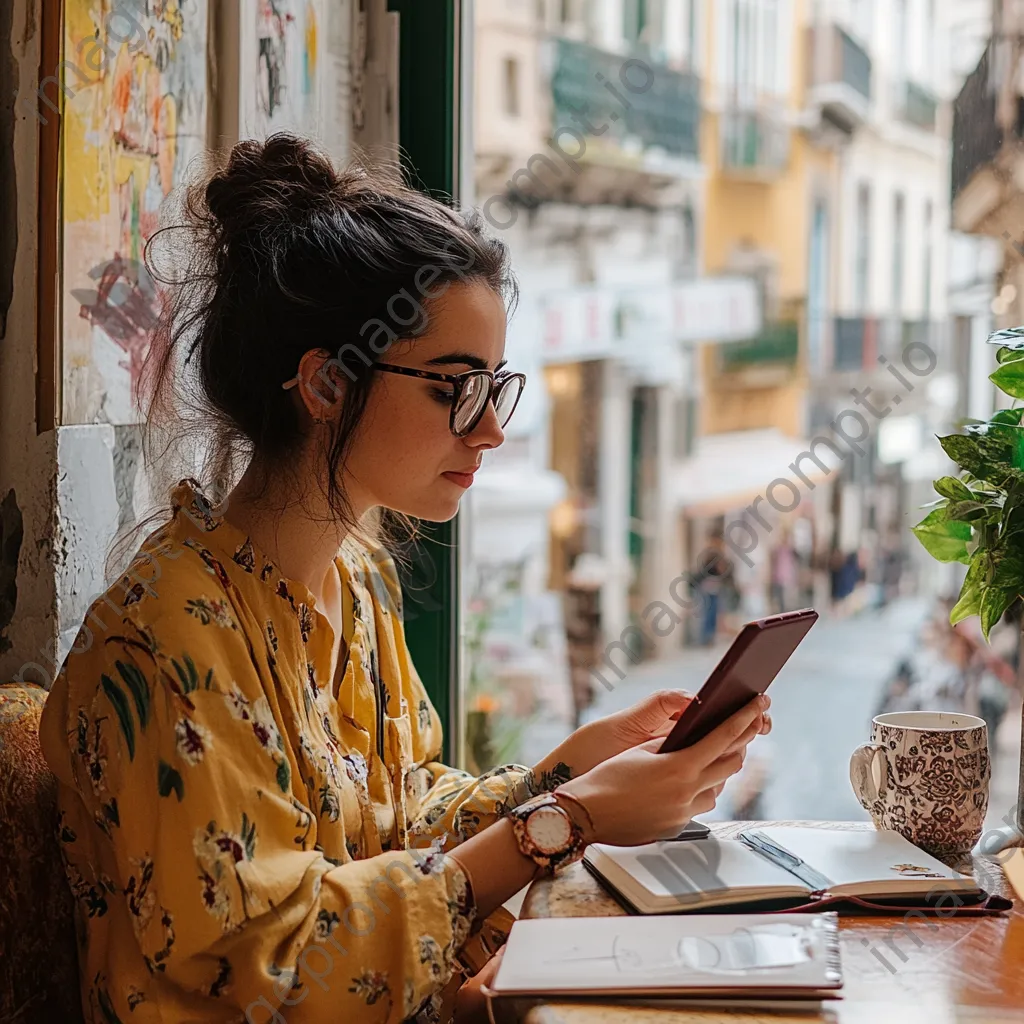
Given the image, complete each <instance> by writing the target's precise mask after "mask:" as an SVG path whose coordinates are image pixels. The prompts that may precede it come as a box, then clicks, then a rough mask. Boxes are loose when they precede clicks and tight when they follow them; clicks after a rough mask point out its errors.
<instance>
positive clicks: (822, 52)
mask: <svg viewBox="0 0 1024 1024" xmlns="http://www.w3.org/2000/svg"><path fill="white" fill-rule="evenodd" d="M807 45H808V49H809V52H808V61H807V67H808V81H807V98H808V103H809V105H810V106H812V107H816V108H818V109H819V110H820V112H821V117H822V118H823V119H825V120H827V121H830V122H831V123H832V124H834V125H835V126H836V127H838V128H840V129H841V130H842V131H844V132H852V131H853V130H854V129H855V128H856V127H857V126H858V125H860V124H862V123H863V122H864V120H865V118H866V117H867V115H868V109H869V105H870V101H871V58H870V57H869V56H868V54H867V51H866V50H865V49H864V48H863V47H862V46H861V45H860V43H858V42H857V41H856V40H855V39H854V38H853V36H851V35H850V34H849V33H847V32H845V31H844V30H843V29H841V28H840V27H839V26H838V25H836V24H830V23H821V24H817V25H812V26H811V27H810V28H809V29H808V43H807Z"/></svg>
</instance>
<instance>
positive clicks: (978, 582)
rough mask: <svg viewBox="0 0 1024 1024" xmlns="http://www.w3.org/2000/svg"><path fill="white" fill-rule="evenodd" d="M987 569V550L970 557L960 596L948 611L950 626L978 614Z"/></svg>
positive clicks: (986, 577) (986, 578) (986, 580)
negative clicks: (969, 564)
mask: <svg viewBox="0 0 1024 1024" xmlns="http://www.w3.org/2000/svg"><path fill="white" fill-rule="evenodd" d="M988 569H989V554H988V552H987V551H979V552H978V553H977V554H976V555H975V556H974V557H973V558H972V559H971V566H970V568H969V569H968V570H967V575H966V577H964V583H963V586H962V587H961V588H960V597H959V599H958V600H957V602H956V604H955V605H953V608H952V610H951V611H950V613H949V624H950V625H951V626H955V625H956V624H957V623H958V622H961V621H963V620H964V619H966V618H969V617H970V616H971V615H978V614H980V612H981V595H982V590H983V588H984V587H985V585H986V583H987V582H988Z"/></svg>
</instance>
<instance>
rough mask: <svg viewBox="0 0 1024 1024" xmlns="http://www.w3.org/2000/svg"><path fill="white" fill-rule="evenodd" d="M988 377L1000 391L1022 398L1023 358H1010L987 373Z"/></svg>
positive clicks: (1023, 381) (1023, 387)
mask: <svg viewBox="0 0 1024 1024" xmlns="http://www.w3.org/2000/svg"><path fill="white" fill-rule="evenodd" d="M988 379H989V380H990V381H992V383H993V384H995V386H996V387H997V388H999V390H1000V391H1002V392H1004V393H1005V394H1007V395H1011V396H1012V397H1014V398H1024V360H1020V359H1011V360H1010V361H1009V362H1008V363H1000V364H999V366H998V367H997V368H996V369H995V370H993V371H992V373H990V374H989V375H988Z"/></svg>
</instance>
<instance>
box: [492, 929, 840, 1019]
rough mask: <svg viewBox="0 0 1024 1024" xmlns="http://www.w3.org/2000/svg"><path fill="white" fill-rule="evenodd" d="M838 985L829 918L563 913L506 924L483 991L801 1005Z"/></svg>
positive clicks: (829, 995) (835, 949)
mask: <svg viewBox="0 0 1024 1024" xmlns="http://www.w3.org/2000/svg"><path fill="white" fill-rule="evenodd" d="M842 985H843V978H842V971H841V966H840V959H839V934H838V927H837V923H836V915H835V914H815V915H813V916H808V915H805V914H778V915H773V916H772V917H766V916H765V915H763V914H741V915H736V914H732V915H711V914H709V915H706V916H704V917H696V918H679V917H659V918H640V917H569V918H565V917H563V918H548V919H540V920H520V921H517V922H516V923H515V924H514V925H513V926H512V931H511V934H510V935H509V939H508V944H507V945H506V947H505V951H504V954H503V955H502V959H501V964H500V966H499V967H498V972H497V974H496V975H495V977H494V979H493V981H492V983H491V985H490V992H489V993H488V994H493V995H495V996H545V997H546V996H574V997H580V996H613V995H617V996H629V997H634V998H659V999H665V998H671V999H674V1000H680V999H687V1000H699V999H708V1000H714V1001H717V1002H719V1003H721V1002H723V1001H727V1002H728V1004H729V1005H730V1006H736V1005H739V1004H743V1005H755V1004H757V1005H773V1004H775V1003H776V1002H778V1001H792V1002H793V1003H795V1004H797V1005H800V1004H803V1005H804V1006H806V1005H807V1003H808V1002H809V1001H812V1000H820V999H823V998H835V997H836V996H837V994H838V991H839V989H841V988H842Z"/></svg>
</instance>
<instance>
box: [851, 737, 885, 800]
mask: <svg viewBox="0 0 1024 1024" xmlns="http://www.w3.org/2000/svg"><path fill="white" fill-rule="evenodd" d="M885 752H886V748H885V747H884V746H883V745H882V744H881V743H865V744H864V745H863V746H860V747H858V748H857V749H856V750H855V751H854V752H853V755H852V756H851V757H850V784H851V785H852V786H853V791H854V793H855V794H856V795H857V799H858V800H859V801H860V804H861V807H863V808H864V810H866V811H870V810H871V807H872V805H873V804H874V803H875V801H876V800H878V798H879V797H880V796H881V795H882V793H883V792H884V791H885V768H886V761H885Z"/></svg>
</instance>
